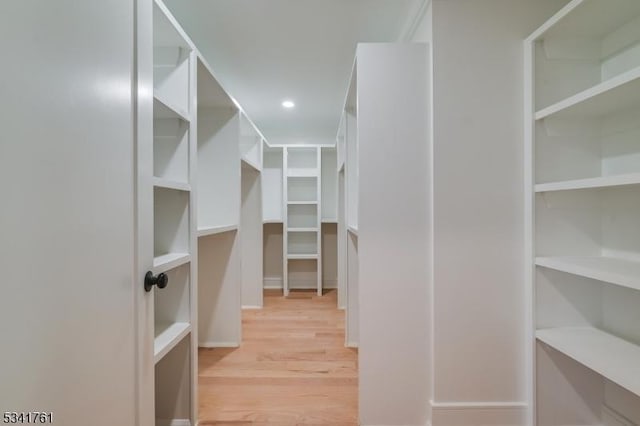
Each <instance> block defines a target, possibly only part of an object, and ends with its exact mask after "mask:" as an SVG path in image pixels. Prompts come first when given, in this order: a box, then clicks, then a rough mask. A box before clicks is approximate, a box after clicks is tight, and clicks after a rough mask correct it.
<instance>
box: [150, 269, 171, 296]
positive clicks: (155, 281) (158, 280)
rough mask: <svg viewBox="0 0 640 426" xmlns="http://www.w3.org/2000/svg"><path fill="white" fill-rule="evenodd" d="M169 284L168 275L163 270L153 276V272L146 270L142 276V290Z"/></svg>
mask: <svg viewBox="0 0 640 426" xmlns="http://www.w3.org/2000/svg"><path fill="white" fill-rule="evenodd" d="M167 284H169V277H167V274H165V273H164V272H162V273H160V274H158V275H156V276H154V275H153V272H151V271H148V272H147V274H146V275H145V276H144V290H145V291H151V289H152V288H153V286H154V285H155V286H158V288H165V287H166V286H167Z"/></svg>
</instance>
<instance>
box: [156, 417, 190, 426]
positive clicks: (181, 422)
mask: <svg viewBox="0 0 640 426" xmlns="http://www.w3.org/2000/svg"><path fill="white" fill-rule="evenodd" d="M156 426H191V421H190V420H189V419H172V420H166V419H156Z"/></svg>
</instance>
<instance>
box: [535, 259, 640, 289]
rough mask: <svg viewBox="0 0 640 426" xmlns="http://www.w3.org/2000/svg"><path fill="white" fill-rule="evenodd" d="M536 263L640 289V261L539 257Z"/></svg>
mask: <svg viewBox="0 0 640 426" xmlns="http://www.w3.org/2000/svg"><path fill="white" fill-rule="evenodd" d="M535 263H536V265H538V266H542V267H545V268H549V269H554V270H556V271H561V272H567V273H569V274H573V275H579V276H582V277H587V278H592V279H594V280H599V281H604V282H607V283H611V284H616V285H619V286H622V287H628V288H632V289H635V290H640V262H633V261H629V260H623V259H617V258H613V257H537V258H536V261H535Z"/></svg>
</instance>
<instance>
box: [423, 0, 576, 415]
mask: <svg viewBox="0 0 640 426" xmlns="http://www.w3.org/2000/svg"><path fill="white" fill-rule="evenodd" d="M566 2H567V1H566V0H482V1H479V0H458V1H448V0H433V4H432V7H433V10H432V13H433V16H432V19H433V23H432V25H433V64H434V73H433V76H434V77H433V78H434V80H433V88H434V93H433V96H434V98H433V103H434V109H433V114H434V116H433V119H434V126H433V128H434V148H433V149H434V175H433V176H434V177H433V181H434V183H435V187H434V199H433V205H434V246H435V252H434V262H435V263H434V289H433V294H434V301H433V308H432V309H433V312H432V315H433V321H434V322H433V327H434V335H433V350H434V352H433V356H434V359H433V362H434V372H433V374H434V377H433V381H434V382H433V384H434V390H433V392H434V393H433V396H432V398H433V403H432V404H433V406H432V409H433V417H432V421H433V425H434V426H439V425H457V426H460V425H481V424H523V422H524V417H523V415H524V412H525V409H526V400H527V392H528V391H529V386H530V385H529V384H527V374H526V371H527V368H529V367H528V366H527V365H526V362H527V353H526V348H527V347H528V346H527V342H525V337H526V336H527V335H528V334H527V333H526V332H525V331H526V330H525V326H526V322H525V313H526V310H527V306H526V303H527V302H526V301H525V296H524V294H525V293H524V285H523V273H522V271H523V218H524V216H523V144H524V142H523V128H522V125H523V90H524V89H523V45H522V41H523V39H524V38H525V37H526V36H527V35H528V34H529V33H530V32H532V31H533V30H534V29H535V28H536V27H537V26H539V25H540V24H541V23H542V22H544V21H545V20H546V19H547V18H548V17H549V16H551V15H552V14H553V13H555V12H556V11H557V10H558V9H560V8H561V7H562V6H563V5H564V4H565V3H566ZM419 36H420V37H424V34H423V33H421V35H419Z"/></svg>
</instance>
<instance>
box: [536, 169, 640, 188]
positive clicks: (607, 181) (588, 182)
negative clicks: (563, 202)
mask: <svg viewBox="0 0 640 426" xmlns="http://www.w3.org/2000/svg"><path fill="white" fill-rule="evenodd" d="M638 184H640V173H629V174H625V175H618V176H602V177H596V178H587V179H576V180H567V181H563V182H550V183H541V184H537V185H536V186H535V191H536V192H550V191H566V190H572V189H589V188H609V187H615V186H624V185H638Z"/></svg>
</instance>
